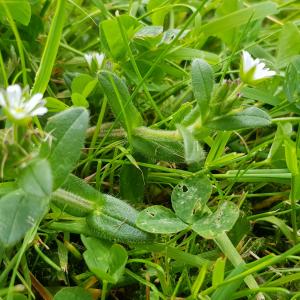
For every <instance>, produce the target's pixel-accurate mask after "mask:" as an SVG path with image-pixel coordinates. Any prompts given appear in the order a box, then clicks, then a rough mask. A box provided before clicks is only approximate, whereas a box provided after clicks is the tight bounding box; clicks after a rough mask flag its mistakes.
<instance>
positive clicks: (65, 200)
mask: <svg viewBox="0 0 300 300" xmlns="http://www.w3.org/2000/svg"><path fill="white" fill-rule="evenodd" d="M51 201H53V202H54V203H55V204H56V205H58V206H59V207H63V208H64V207H65V208H66V210H68V208H70V211H71V210H74V211H79V212H80V214H83V215H86V214H89V213H91V212H93V211H94V208H95V203H93V202H91V201H88V200H86V199H84V198H82V197H80V196H78V195H75V194H73V193H71V192H68V191H66V190H64V189H57V190H56V191H55V192H53V193H52V195H51Z"/></svg>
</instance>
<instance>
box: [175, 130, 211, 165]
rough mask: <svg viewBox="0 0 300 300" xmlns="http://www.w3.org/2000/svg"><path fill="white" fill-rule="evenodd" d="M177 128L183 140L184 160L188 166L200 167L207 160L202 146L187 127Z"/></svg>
mask: <svg viewBox="0 0 300 300" xmlns="http://www.w3.org/2000/svg"><path fill="white" fill-rule="evenodd" d="M177 128H178V130H179V132H180V134H181V135H182V138H183V145H184V159H185V161H186V163H187V164H188V165H191V164H193V165H195V164H196V165H199V163H200V162H202V161H203V160H204V158H205V152H204V150H203V148H202V146H201V145H200V143H199V142H198V141H197V140H196V139H195V138H194V136H193V134H192V133H191V132H190V131H189V130H188V129H187V128H186V127H183V126H181V125H177Z"/></svg>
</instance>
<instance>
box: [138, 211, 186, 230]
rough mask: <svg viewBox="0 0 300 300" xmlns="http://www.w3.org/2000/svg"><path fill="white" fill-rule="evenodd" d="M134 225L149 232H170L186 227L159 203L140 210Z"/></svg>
mask: <svg viewBox="0 0 300 300" xmlns="http://www.w3.org/2000/svg"><path fill="white" fill-rule="evenodd" d="M136 225H137V226H138V227H139V228H141V229H142V230H145V231H148V232H151V233H162V234H170V233H176V232H179V231H182V230H184V229H186V228H187V227H188V225H187V224H185V223H183V222H182V221H181V220H180V219H178V218H177V217H176V216H175V214H174V213H173V212H172V211H171V210H170V209H168V208H166V207H164V206H161V205H154V206H150V207H148V208H146V209H144V210H143V211H141V212H140V214H139V216H138V218H137V221H136Z"/></svg>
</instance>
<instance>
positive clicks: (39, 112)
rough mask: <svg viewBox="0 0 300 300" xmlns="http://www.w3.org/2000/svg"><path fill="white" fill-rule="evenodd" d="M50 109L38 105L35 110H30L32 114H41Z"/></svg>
mask: <svg viewBox="0 0 300 300" xmlns="http://www.w3.org/2000/svg"><path fill="white" fill-rule="evenodd" d="M47 111H48V109H47V108H46V107H44V106H41V107H38V108H36V109H34V110H33V111H31V112H30V116H32V117H33V116H41V115H44V114H45V113H46V112H47Z"/></svg>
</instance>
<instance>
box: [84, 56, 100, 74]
mask: <svg viewBox="0 0 300 300" xmlns="http://www.w3.org/2000/svg"><path fill="white" fill-rule="evenodd" d="M84 58H85V60H86V62H87V64H88V65H89V67H90V69H91V70H94V71H98V70H100V69H101V67H102V64H103V61H104V58H105V55H104V54H103V53H97V52H91V53H86V54H84Z"/></svg>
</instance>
